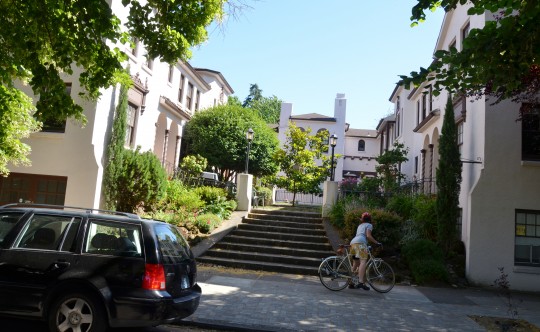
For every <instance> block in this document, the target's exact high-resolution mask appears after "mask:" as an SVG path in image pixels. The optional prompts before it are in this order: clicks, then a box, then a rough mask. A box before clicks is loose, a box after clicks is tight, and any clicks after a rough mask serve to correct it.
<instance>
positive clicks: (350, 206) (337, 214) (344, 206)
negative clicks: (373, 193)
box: [328, 195, 365, 232]
mask: <svg viewBox="0 0 540 332" xmlns="http://www.w3.org/2000/svg"><path fill="white" fill-rule="evenodd" d="M362 208H364V205H363V203H362V201H361V200H360V199H359V197H356V196H353V195H349V196H345V197H344V198H340V199H338V200H337V201H336V203H335V204H334V205H333V206H332V207H331V208H330V210H329V211H328V215H329V218H330V222H331V223H332V225H334V226H335V227H336V228H338V229H343V228H344V227H345V215H346V214H347V212H349V211H353V210H357V209H362ZM364 209H365V208H364ZM355 232H356V230H355Z"/></svg>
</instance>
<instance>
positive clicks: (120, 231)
mask: <svg viewBox="0 0 540 332" xmlns="http://www.w3.org/2000/svg"><path fill="white" fill-rule="evenodd" d="M85 243H86V244H85V247H84V252H85V253H89V254H97V255H110V256H128V257H142V245H141V243H142V241H141V230H140V228H139V226H137V225H131V224H126V223H117V222H110V221H107V220H90V227H89V228H88V234H87V237H86V242H85Z"/></svg>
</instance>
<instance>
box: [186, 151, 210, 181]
mask: <svg viewBox="0 0 540 332" xmlns="http://www.w3.org/2000/svg"><path fill="white" fill-rule="evenodd" d="M207 166H208V160H206V158H204V157H202V156H200V155H189V156H185V157H184V159H182V162H181V163H180V169H181V170H182V172H184V175H185V176H187V177H198V176H200V175H201V173H202V172H203V171H204V170H205V169H206V167H207Z"/></svg>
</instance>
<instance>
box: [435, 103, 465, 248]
mask: <svg viewBox="0 0 540 332" xmlns="http://www.w3.org/2000/svg"><path fill="white" fill-rule="evenodd" d="M439 156H440V158H439V165H438V167H437V171H436V181H437V188H438V193H437V230H438V237H437V238H438V242H439V244H440V246H441V249H442V250H443V252H445V253H448V252H449V251H450V250H451V247H452V244H453V243H454V241H455V239H456V222H457V218H458V213H459V210H458V209H459V192H460V184H461V168H462V167H461V158H460V153H459V148H458V144H457V126H456V122H455V118H454V107H453V105H452V100H451V97H450V96H449V97H448V101H447V103H446V109H445V113H444V119H443V126H442V129H441V137H440V139H439Z"/></svg>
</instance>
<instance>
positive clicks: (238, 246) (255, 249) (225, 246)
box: [212, 242, 334, 258]
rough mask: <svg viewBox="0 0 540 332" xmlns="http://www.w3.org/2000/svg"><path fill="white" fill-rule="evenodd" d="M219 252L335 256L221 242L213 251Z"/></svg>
mask: <svg viewBox="0 0 540 332" xmlns="http://www.w3.org/2000/svg"><path fill="white" fill-rule="evenodd" d="M214 248H215V249H218V250H230V251H241V252H250V251H251V252H258V253H266V254H270V255H295V256H300V257H310V258H322V257H328V256H332V255H333V254H334V252H333V251H331V250H311V249H301V248H294V247H281V246H280V247H276V246H268V245H260V244H244V243H227V242H219V243H217V244H216V245H215V246H214V247H213V248H212V249H214Z"/></svg>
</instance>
